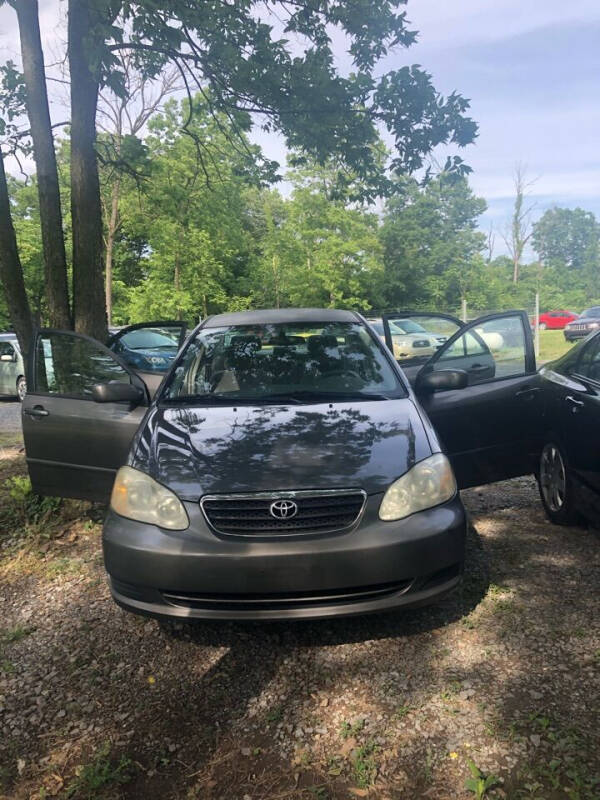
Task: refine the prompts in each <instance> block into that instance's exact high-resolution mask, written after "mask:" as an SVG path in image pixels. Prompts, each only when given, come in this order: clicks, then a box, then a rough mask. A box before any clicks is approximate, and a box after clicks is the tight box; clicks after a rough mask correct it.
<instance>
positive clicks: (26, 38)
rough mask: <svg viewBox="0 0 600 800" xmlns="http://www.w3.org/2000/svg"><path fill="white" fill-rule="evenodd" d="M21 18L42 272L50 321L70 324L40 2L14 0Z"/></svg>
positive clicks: (55, 324) (13, 3)
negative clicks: (38, 214) (41, 244)
mask: <svg viewBox="0 0 600 800" xmlns="http://www.w3.org/2000/svg"><path fill="white" fill-rule="evenodd" d="M11 5H13V6H14V8H15V10H16V12H17V17H18V20H19V34H20V37H21V60H22V62H23V77H24V80H25V86H26V105H27V116H28V117H29V124H30V126H31V139H32V141H33V155H34V158H35V164H36V174H37V188H38V194H39V210H40V223H41V229H42V242H43V246H44V274H45V282H46V298H47V303H48V316H49V321H50V324H51V325H52V326H53V327H56V328H64V329H69V328H70V327H71V310H70V307H69V290H68V283H67V259H66V255H65V243H64V238H63V227H62V209H61V201H60V191H59V185H58V171H57V167H56V155H55V151H54V140H53V136H52V125H51V122H50V110H49V108H48V94H47V90H46V73H45V70H44V54H43V51H42V41H41V37H40V24H39V18H38V3H37V0H18V2H16V0H11Z"/></svg>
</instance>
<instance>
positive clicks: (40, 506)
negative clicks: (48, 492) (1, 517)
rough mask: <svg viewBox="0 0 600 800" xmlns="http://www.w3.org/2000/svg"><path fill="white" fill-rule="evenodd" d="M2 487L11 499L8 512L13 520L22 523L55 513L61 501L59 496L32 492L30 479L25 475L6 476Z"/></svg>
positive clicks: (35, 520) (31, 521)
mask: <svg viewBox="0 0 600 800" xmlns="http://www.w3.org/2000/svg"><path fill="white" fill-rule="evenodd" d="M4 487H5V488H6V489H7V490H8V497H9V499H10V501H11V502H10V505H9V507H8V512H9V513H11V512H12V515H13V516H14V517H15V518H16V519H15V521H17V522H21V523H22V524H35V523H37V522H39V521H40V519H42V518H45V517H48V516H49V515H50V514H53V513H55V512H56V511H57V510H58V509H59V507H60V505H61V503H62V500H61V499H60V497H42V496H41V495H39V494H34V492H33V490H32V488H31V481H30V480H29V478H28V477H27V476H26V475H13V477H12V478H7V479H6V481H5V482H4Z"/></svg>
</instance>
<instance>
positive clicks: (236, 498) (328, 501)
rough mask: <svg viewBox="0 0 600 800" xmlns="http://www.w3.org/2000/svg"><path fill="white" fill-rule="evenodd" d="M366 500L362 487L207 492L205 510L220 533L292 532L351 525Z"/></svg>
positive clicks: (336, 528) (298, 532)
mask: <svg viewBox="0 0 600 800" xmlns="http://www.w3.org/2000/svg"><path fill="white" fill-rule="evenodd" d="M365 500H366V493H365V492H363V491H362V490H360V489H329V490H323V491H302V492H272V493H271V492H269V493H266V492H258V493H253V494H229V495H227V494H221V495H207V496H206V497H203V498H202V500H201V501H200V505H201V507H202V511H203V512H204V515H205V517H206V519H207V520H208V522H209V524H210V525H211V526H212V528H214V530H215V531H217V533H222V534H228V535H231V536H286V535H287V536H291V535H296V536H297V535H299V534H300V535H301V534H312V533H332V532H334V531H341V530H345V529H347V528H351V527H352V525H354V523H355V522H356V521H357V520H358V518H359V516H360V514H361V512H362V510H363V507H364V504H365Z"/></svg>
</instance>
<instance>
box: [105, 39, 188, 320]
mask: <svg viewBox="0 0 600 800" xmlns="http://www.w3.org/2000/svg"><path fill="white" fill-rule="evenodd" d="M132 61H133V59H132V55H131V53H128V52H125V53H122V54H120V56H119V62H120V68H121V70H122V74H123V76H124V87H125V91H124V92H121V91H119V93H115V92H114V91H112V90H111V89H110V88H109V87H104V90H103V91H101V92H100V98H99V106H98V114H97V116H98V128H99V129H100V131H102V132H103V134H104V135H103V136H102V137H101V138H100V140H99V143H98V144H99V152H100V161H101V164H102V167H103V169H102V170H101V172H102V173H103V174H102V175H101V178H103V179H104V180H103V181H101V182H103V183H104V184H106V187H107V189H108V191H107V192H103V194H102V205H103V210H104V230H105V234H104V279H105V292H106V317H107V322H108V325H109V326H110V325H112V312H113V260H114V249H115V241H116V237H117V234H118V231H119V228H120V226H121V222H122V219H121V209H120V201H121V192H122V188H123V183H124V182H125V181H127V180H131V178H132V177H133V178H134V179H139V177H140V174H139V173H140V168H141V167H142V166H143V163H142V162H143V161H144V150H143V147H142V146H141V143H140V142H139V139H138V138H137V137H138V136H139V134H140V133H141V132H142V131H143V129H144V128H145V126H146V124H147V123H148V120H149V119H150V118H151V117H152V115H153V114H156V113H157V112H158V110H159V109H160V107H161V105H162V103H163V102H164V100H165V99H166V98H167V97H168V96H169V95H170V94H172V93H173V92H175V91H177V89H178V88H180V87H179V85H178V79H179V73H178V71H177V70H176V69H175V68H172V69H171V70H168V69H167V70H165V71H164V72H163V73H162V74H161V76H160V79H159V80H158V81H150V80H149V79H148V78H147V76H146V75H144V74H143V73H141V72H140V71H139V70H136V69H135V68H134V66H133V63H132Z"/></svg>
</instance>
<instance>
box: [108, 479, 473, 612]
mask: <svg viewBox="0 0 600 800" xmlns="http://www.w3.org/2000/svg"><path fill="white" fill-rule="evenodd" d="M382 496H383V495H381V494H380V495H373V496H371V497H369V498H368V499H367V503H366V508H365V511H364V514H363V516H362V518H361V519H360V522H359V523H358V525H357V526H356V527H355V528H354V529H353V530H352V531H350V532H348V533H343V534H337V535H327V536H323V535H322V536H308V535H304V536H298V537H287V538H282V537H278V538H275V537H272V538H270V539H267V538H260V539H258V538H257V539H250V538H249V537H235V538H233V537H220V536H218V535H217V534H215V533H214V532H212V531H211V529H210V528H209V527H208V525H207V523H206V521H205V519H204V516H203V514H202V512H201V510H200V507H199V505H197V504H194V503H186V504H185V505H186V510H187V512H188V515H189V517H190V528H189V529H188V530H187V531H182V532H169V533H167V532H165V531H163V530H161V529H159V528H157V527H155V526H153V525H147V524H144V523H139V522H133V521H132V520H128V519H125V518H123V517H120V516H118V515H117V514H115V513H114V512H112V511H109V513H108V516H107V518H106V521H105V524H104V533H103V550H104V562H105V566H106V570H107V572H108V574H109V577H110V586H111V592H112V595H113V598H114V599H115V601H116V602H117V603H118V604H119V605H121V606H123V607H124V608H126V609H127V610H129V611H133V612H136V613H139V614H147V615H150V616H154V617H172V618H173V617H174V618H179V619H193V618H201V619H206V618H215V619H248V620H249V619H282V618H283V619H289V618H298V619H299V618H318V617H333V616H349V615H353V614H366V613H373V612H377V611H383V610H386V609H390V608H395V607H398V606H417V605H424V604H426V603H428V602H432V601H433V600H435V599H436V598H438V597H439V596H441V595H443V594H445V593H446V592H448V591H450V590H451V589H453V588H454V587H455V586H456V585H457V584H458V583H459V581H460V577H461V574H462V565H463V561H464V548H465V536H466V516H465V511H464V508H463V505H462V503H461V501H460V499H459V498H458V497H456V498H455V499H453V500H451V501H450V502H448V503H445V504H444V505H441V506H438V507H437V508H433V509H429V510H427V511H422V512H420V513H418V514H414V515H413V516H411V517H409V518H407V519H405V520H400V521H399V522H382V521H381V520H380V519H379V516H378V511H379V505H380V503H381V499H382Z"/></svg>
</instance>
